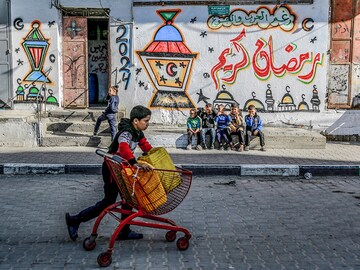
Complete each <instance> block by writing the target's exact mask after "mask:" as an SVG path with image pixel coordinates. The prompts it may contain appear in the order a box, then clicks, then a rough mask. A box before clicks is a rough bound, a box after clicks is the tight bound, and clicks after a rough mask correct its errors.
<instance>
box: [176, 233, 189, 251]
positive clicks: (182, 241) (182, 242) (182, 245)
mask: <svg viewBox="0 0 360 270" xmlns="http://www.w3.org/2000/svg"><path fill="white" fill-rule="evenodd" d="M176 246H177V248H178V249H179V250H187V249H188V247H189V239H187V238H186V237H185V236H184V237H181V238H179V239H178V240H177V242H176Z"/></svg>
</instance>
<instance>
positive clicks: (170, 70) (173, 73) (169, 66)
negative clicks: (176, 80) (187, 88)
mask: <svg viewBox="0 0 360 270" xmlns="http://www.w3.org/2000/svg"><path fill="white" fill-rule="evenodd" d="M174 69H177V66H176V64H175V63H173V62H170V63H169V64H167V66H166V72H167V74H168V75H169V76H171V77H175V76H176V74H177V71H175V70H174Z"/></svg>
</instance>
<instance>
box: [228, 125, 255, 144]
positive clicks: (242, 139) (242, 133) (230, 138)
mask: <svg viewBox="0 0 360 270" xmlns="http://www.w3.org/2000/svg"><path fill="white" fill-rule="evenodd" d="M227 131H228V133H227V135H228V138H229V142H230V143H232V137H231V135H238V138H239V145H243V144H244V143H245V139H244V131H243V130H240V129H238V130H236V131H234V132H232V131H230V130H229V129H228V130H227ZM249 143H250V142H249Z"/></svg>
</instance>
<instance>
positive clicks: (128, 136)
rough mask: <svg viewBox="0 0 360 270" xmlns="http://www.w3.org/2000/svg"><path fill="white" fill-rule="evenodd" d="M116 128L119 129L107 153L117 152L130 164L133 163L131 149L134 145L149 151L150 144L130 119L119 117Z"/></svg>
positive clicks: (133, 148) (132, 149) (134, 159)
mask: <svg viewBox="0 0 360 270" xmlns="http://www.w3.org/2000/svg"><path fill="white" fill-rule="evenodd" d="M118 129H119V131H118V133H117V134H116V136H115V138H114V140H113V141H112V143H111V145H110V147H109V153H110V154H118V155H120V156H121V157H122V158H123V159H125V160H127V161H128V162H129V164H130V165H134V164H135V163H136V158H135V156H134V154H133V151H134V150H135V148H136V146H139V147H140V148H141V150H142V151H144V152H148V151H150V149H151V148H152V146H151V145H150V143H149V142H148V141H147V140H146V138H145V135H144V132H142V131H140V130H137V129H136V128H134V126H133V125H132V123H131V122H130V119H127V118H123V119H121V121H120V123H119V125H118Z"/></svg>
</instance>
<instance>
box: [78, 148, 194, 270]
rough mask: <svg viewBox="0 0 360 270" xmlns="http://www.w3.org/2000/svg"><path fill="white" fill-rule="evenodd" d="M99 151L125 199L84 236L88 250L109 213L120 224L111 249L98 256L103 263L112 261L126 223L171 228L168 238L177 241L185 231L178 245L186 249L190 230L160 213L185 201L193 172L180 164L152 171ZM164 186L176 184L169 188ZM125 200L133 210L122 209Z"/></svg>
mask: <svg viewBox="0 0 360 270" xmlns="http://www.w3.org/2000/svg"><path fill="white" fill-rule="evenodd" d="M96 153H97V154H98V155H100V156H102V157H104V161H105V162H106V164H107V165H108V167H109V169H110V171H111V175H112V178H113V179H114V180H115V181H116V184H117V186H118V187H119V190H120V193H121V198H122V200H121V201H119V202H116V203H114V204H112V205H110V206H109V207H107V208H106V209H105V210H104V211H103V212H102V213H101V214H100V215H99V216H98V218H97V219H96V221H95V223H94V226H93V229H92V233H91V235H90V236H89V237H87V238H85V239H84V242H83V247H84V248H85V250H88V251H90V250H93V249H94V248H95V246H96V238H97V235H98V234H97V230H98V227H99V225H100V223H101V221H102V219H103V218H104V217H105V216H106V215H107V214H108V215H109V216H111V217H113V218H115V219H116V220H117V221H118V222H119V225H118V226H117V227H116V229H115V230H114V232H113V234H112V236H111V238H110V242H109V246H108V248H107V250H106V251H105V252H103V253H100V254H99V256H98V258H97V262H98V264H99V265H100V266H102V267H106V266H109V265H110V264H111V262H112V258H111V256H112V252H113V249H114V245H115V241H116V238H117V236H118V235H119V233H120V232H121V230H122V228H123V227H124V226H125V225H126V224H128V225H136V226H143V227H151V228H156V229H164V230H167V233H166V234H165V238H166V240H167V241H168V242H173V241H175V240H176V233H177V232H182V233H184V236H182V237H180V238H178V240H177V242H176V245H177V247H178V249H179V250H186V249H187V248H188V247H189V239H190V238H191V234H190V232H189V231H188V230H187V229H185V228H183V227H180V226H178V225H177V224H176V223H175V222H174V221H172V220H170V219H166V218H162V217H159V215H163V214H165V213H168V212H170V211H172V210H173V209H175V208H176V207H177V206H178V205H179V204H180V203H181V202H182V201H183V199H184V198H185V197H186V195H187V193H188V191H189V189H190V186H191V181H192V172H191V171H188V170H184V169H181V168H178V167H176V170H160V169H156V168H155V169H153V170H152V171H151V172H145V171H142V170H139V168H137V167H136V166H135V167H132V166H130V165H129V164H128V163H127V162H126V161H125V160H124V159H122V158H121V157H120V156H117V155H111V154H108V153H106V152H104V151H102V150H99V149H98V150H96ZM163 186H172V187H173V188H172V189H171V190H165V189H164V188H163ZM123 204H128V205H131V206H132V207H133V210H132V211H130V210H125V209H122V208H121V206H122V205H123ZM119 214H125V215H128V217H127V218H125V219H124V220H121V218H120V217H119ZM138 218H141V220H139V219H138ZM146 220H147V221H146Z"/></svg>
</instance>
